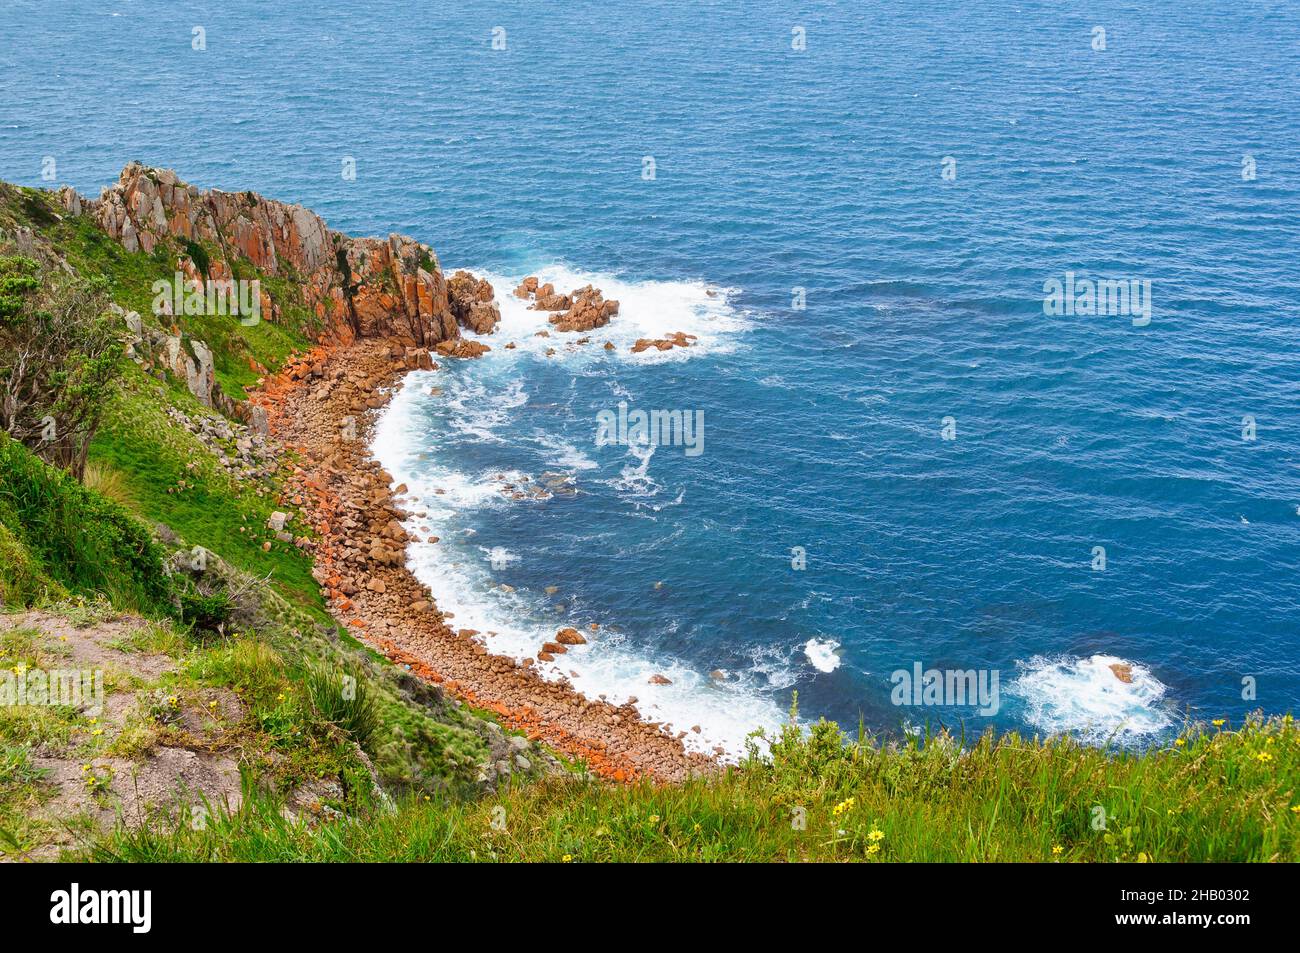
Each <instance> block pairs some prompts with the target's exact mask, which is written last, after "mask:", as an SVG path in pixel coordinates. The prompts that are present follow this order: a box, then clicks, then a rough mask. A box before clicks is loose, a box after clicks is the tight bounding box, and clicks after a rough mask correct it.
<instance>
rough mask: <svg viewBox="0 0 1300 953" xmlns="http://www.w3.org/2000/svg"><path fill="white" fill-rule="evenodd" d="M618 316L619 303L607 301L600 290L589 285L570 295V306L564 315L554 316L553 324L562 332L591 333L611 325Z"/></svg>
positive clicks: (552, 318) (552, 316) (551, 320)
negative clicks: (593, 330) (614, 317)
mask: <svg viewBox="0 0 1300 953" xmlns="http://www.w3.org/2000/svg"><path fill="white" fill-rule="evenodd" d="M616 314H618V302H617V301H606V300H605V296H604V294H602V293H601V290H600V289H599V288H593V287H592V286H591V285H587V286H586V287H585V288H579V289H578V290H577V291H575V292H573V294H572V295H570V304H569V308H568V310H567V311H565V312H564V313H563V314H553V315H551V317H550V318H549V320H550V322H551V324H553V325H555V327H556V328H557V329H558V330H560V331H590V330H592V329H594V328H602V327H604V326H605V325H607V324H609V319H610V318H612V317H613V316H614V315H616Z"/></svg>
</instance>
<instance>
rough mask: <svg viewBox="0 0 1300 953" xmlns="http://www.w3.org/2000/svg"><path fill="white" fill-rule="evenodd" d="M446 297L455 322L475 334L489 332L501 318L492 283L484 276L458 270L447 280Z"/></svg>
mask: <svg viewBox="0 0 1300 953" xmlns="http://www.w3.org/2000/svg"><path fill="white" fill-rule="evenodd" d="M447 297H448V300H449V301H450V302H451V313H452V314H453V315H455V317H456V322H457V323H458V324H459V325H460V326H461V327H463V328H468V329H469V330H471V331H473V332H474V333H475V334H491V333H492V332H493V331H494V330H495V329H496V326H497V322H498V321H500V320H501V309H500V308H498V307H497V305H496V303H495V300H494V299H495V298H496V295H495V293H494V292H493V290H492V284H491V283H490V282H489V281H487V279H485V278H475V277H474V276H473V275H472V274H470V273H469V272H468V271H458V272H456V273H455V274H454V275H452V276H451V278H450V279H449V280H448V281H447Z"/></svg>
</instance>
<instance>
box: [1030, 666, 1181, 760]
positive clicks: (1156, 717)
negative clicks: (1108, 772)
mask: <svg viewBox="0 0 1300 953" xmlns="http://www.w3.org/2000/svg"><path fill="white" fill-rule="evenodd" d="M1112 665H1127V666H1129V667H1130V669H1131V677H1132V681H1131V682H1124V681H1121V680H1120V679H1119V678H1118V677H1116V675H1115V672H1114V671H1113V670H1112V669H1111V666H1112ZM1165 691H1166V688H1165V685H1164V684H1163V683H1162V682H1161V681H1160V680H1159V679H1157V678H1156V677H1155V676H1154V675H1152V674H1151V672H1150V670H1149V669H1147V668H1146V667H1145V666H1142V665H1139V664H1138V663H1136V662H1130V661H1128V660H1126V659H1122V658H1119V657H1117V656H1114V655H1093V656H1091V657H1089V658H1078V657H1075V656H1053V657H1046V656H1035V657H1034V658H1032V659H1030V660H1029V661H1028V662H1027V663H1024V665H1023V672H1022V673H1021V674H1020V675H1019V677H1017V678H1016V679H1015V681H1013V682H1012V683H1011V685H1009V686H1008V687H1007V693H1008V694H1010V695H1013V696H1015V697H1019V698H1022V699H1024V702H1025V708H1026V711H1025V720H1026V721H1027V722H1028V723H1029V724H1031V725H1033V726H1034V727H1035V728H1037V729H1039V730H1040V731H1043V732H1045V733H1048V734H1070V735H1074V736H1075V737H1077V738H1079V739H1080V740H1081V741H1085V742H1087V743H1089V744H1104V743H1106V742H1107V741H1108V740H1109V741H1112V742H1113V743H1117V744H1127V743H1133V742H1138V741H1140V740H1142V739H1143V738H1145V737H1147V736H1150V735H1153V734H1155V733H1157V732H1159V731H1162V730H1163V729H1165V728H1168V727H1169V726H1170V725H1171V724H1172V719H1171V717H1170V715H1169V711H1168V709H1167V707H1166V705H1165V704H1164V701H1163V699H1164V696H1165Z"/></svg>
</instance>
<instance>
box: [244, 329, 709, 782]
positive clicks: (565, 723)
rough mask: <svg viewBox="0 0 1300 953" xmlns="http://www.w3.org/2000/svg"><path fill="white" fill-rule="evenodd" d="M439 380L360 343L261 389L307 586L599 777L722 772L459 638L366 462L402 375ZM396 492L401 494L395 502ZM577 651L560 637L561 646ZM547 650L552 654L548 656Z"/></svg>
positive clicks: (660, 731) (426, 359)
mask: <svg viewBox="0 0 1300 953" xmlns="http://www.w3.org/2000/svg"><path fill="white" fill-rule="evenodd" d="M417 368H423V369H431V368H436V365H435V364H434V363H433V361H432V359H431V356H430V355H429V354H428V352H427V351H422V350H416V349H412V348H410V347H409V346H406V345H404V344H402V343H400V342H394V341H386V340H376V339H367V340H358V341H353V342H351V343H344V344H339V345H337V346H321V347H319V348H317V349H316V350H314V351H313V352H312V353H311V354H309V355H307V356H306V357H304V358H302V359H301V360H299V361H298V362H296V363H293V364H290V365H289V366H287V367H286V368H285V369H284V371H282V372H281V373H280V374H278V375H276V376H275V377H274V378H270V379H268V380H267V381H266V382H265V385H264V387H263V389H262V390H261V392H260V393H259V394H258V395H256V396H255V398H254V399H255V400H256V402H257V403H258V404H259V405H260V406H262V407H264V408H265V409H266V411H267V414H268V418H269V420H270V426H271V431H272V433H273V434H274V435H275V436H276V437H277V438H278V439H279V440H280V441H281V442H282V443H284V444H285V445H286V446H288V447H290V448H292V449H293V450H294V451H295V452H296V453H297V454H298V455H299V461H298V466H297V467H296V468H295V476H294V486H293V487H292V488H291V489H290V490H289V497H290V498H289V500H288V501H287V502H289V503H292V504H293V505H294V506H295V507H300V508H302V509H303V510H304V511H305V512H306V513H307V515H308V519H309V520H310V522H311V524H312V528H313V529H314V531H315V532H316V533H317V534H318V535H319V540H318V542H317V545H316V547H315V554H316V569H315V573H314V575H315V577H316V579H317V581H318V582H319V583H320V584H321V587H322V592H323V594H324V595H325V597H326V599H327V601H328V602H329V605H330V607H331V611H332V612H333V613H334V616H335V618H336V619H337V620H338V621H339V623H340V624H342V625H345V626H346V627H347V628H348V630H349V631H350V632H351V633H352V634H353V635H355V636H356V637H357V638H358V639H360V640H361V641H363V642H365V643H366V644H368V645H370V646H371V647H373V648H375V649H376V650H378V651H380V652H383V653H384V654H385V655H386V656H388V658H389V659H391V660H392V661H394V662H396V663H397V664H400V665H403V666H405V667H407V668H408V669H409V670H410V671H411V672H413V673H415V674H416V675H418V676H420V677H422V678H425V679H428V680H429V681H431V682H434V683H437V684H439V685H441V686H442V687H443V688H445V689H446V690H448V691H449V692H451V693H452V694H453V695H455V696H457V697H458V698H461V699H463V700H464V701H465V702H466V703H468V704H470V705H472V706H474V707H477V708H481V709H486V710H490V711H492V712H494V713H495V714H496V715H497V716H498V717H499V718H500V720H501V721H502V723H503V724H505V725H506V726H508V727H510V728H515V729H520V730H523V731H525V732H526V733H527V734H528V736H529V737H530V738H532V739H534V740H539V741H542V742H543V743H545V744H547V745H549V746H550V747H552V748H554V749H555V750H556V751H559V752H560V753H562V754H563V755H565V756H567V757H571V758H581V759H583V760H584V761H585V762H586V763H587V765H588V766H589V767H590V769H591V770H592V771H593V772H595V773H596V774H598V775H599V776H601V777H604V778H608V779H611V780H616V781H631V780H636V779H640V778H649V779H652V780H656V781H664V782H673V781H681V780H683V779H685V778H687V777H690V776H691V775H693V774H695V773H699V772H703V771H708V770H710V769H712V768H713V767H715V766H716V762H715V761H713V760H711V759H709V758H707V757H705V756H703V755H700V754H697V753H692V752H687V751H686V750H685V748H684V746H683V745H682V741H681V736H680V734H678V735H674V734H671V733H670V732H669V731H668V730H667V729H665V728H664V727H663V726H662V725H660V724H658V723H654V722H647V721H643V720H642V718H641V715H640V713H639V712H638V711H637V710H636V708H635V707H634V706H633V705H632V704H630V703H629V704H625V705H622V706H615V705H612V704H609V703H608V702H605V701H601V700H593V699H588V698H586V697H584V696H583V695H582V694H580V693H579V692H578V691H577V690H576V689H574V688H573V687H572V686H571V685H570V684H569V683H568V682H567V681H547V680H545V679H543V678H542V677H541V676H540V675H538V674H537V673H536V672H535V671H533V670H532V668H531V667H529V666H528V665H527V664H526V662H525V663H521V662H518V661H516V660H514V659H512V658H507V657H504V656H498V655H492V654H490V653H489V652H488V650H487V649H486V647H485V646H484V645H482V644H481V643H480V642H479V641H478V639H477V638H476V636H477V635H478V633H476V632H473V631H471V630H468V629H460V630H457V629H455V628H453V627H452V626H451V625H450V624H449V620H448V619H447V617H445V616H444V615H443V614H442V613H441V612H440V611H439V609H438V607H437V606H436V605H435V604H434V601H433V599H432V597H431V596H430V594H429V592H428V591H427V589H426V588H425V587H424V586H423V585H422V584H421V583H420V582H419V581H418V580H417V579H416V578H415V576H414V575H413V574H412V573H411V572H410V570H409V569H407V567H406V561H405V548H406V544H407V542H408V539H409V537H408V534H407V532H406V530H405V529H404V528H403V526H402V522H403V520H405V519H406V518H407V517H408V516H410V515H411V514H409V513H408V512H406V511H405V510H403V509H402V507H401V506H400V505H399V501H398V498H397V493H396V492H395V489H394V488H393V487H392V478H391V477H390V476H389V474H387V473H385V472H384V471H383V469H382V468H381V466H380V465H379V463H378V462H377V461H375V460H374V459H373V458H372V457H371V455H370V452H369V446H368V442H367V439H366V438H367V436H368V430H369V424H370V422H371V420H372V419H373V417H374V414H375V412H377V411H379V410H380V409H381V408H382V407H383V406H384V405H385V404H386V403H387V400H388V398H389V396H390V394H391V392H392V390H393V387H394V385H395V384H396V383H397V382H398V381H399V380H400V378H401V376H402V375H403V374H405V373H406V372H407V371H409V370H414V369H417ZM400 489H401V488H400V487H398V488H396V490H400ZM570 641H572V635H569V634H568V630H561V631H560V632H557V635H556V642H557V643H558V644H564V643H565V642H570ZM549 644H550V643H548V645H549Z"/></svg>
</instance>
